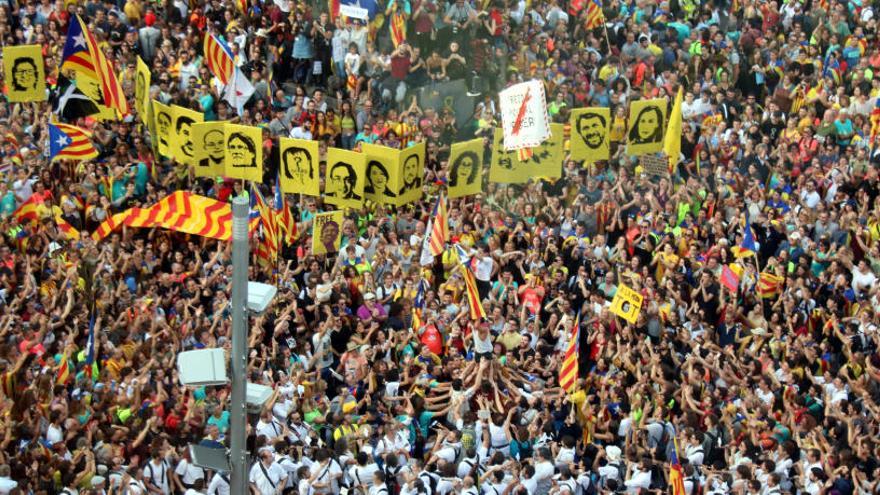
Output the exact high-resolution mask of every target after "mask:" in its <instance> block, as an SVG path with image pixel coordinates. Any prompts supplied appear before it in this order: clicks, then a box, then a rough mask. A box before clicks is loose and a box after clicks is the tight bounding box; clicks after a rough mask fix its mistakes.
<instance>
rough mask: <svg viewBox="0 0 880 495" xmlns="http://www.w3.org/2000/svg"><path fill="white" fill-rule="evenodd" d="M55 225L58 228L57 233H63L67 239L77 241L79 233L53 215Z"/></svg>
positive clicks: (58, 216) (62, 219)
mask: <svg viewBox="0 0 880 495" xmlns="http://www.w3.org/2000/svg"><path fill="white" fill-rule="evenodd" d="M55 225H57V226H58V231H59V232H61V233H63V234H64V236H65V237H67V238H68V239H73V240H79V237H80V234H79V231H78V230H76V229H75V228H74V227H73V225H70V223H69V222H68V221H67V220H65V219H64V218H63V217H62V216H61V215H55Z"/></svg>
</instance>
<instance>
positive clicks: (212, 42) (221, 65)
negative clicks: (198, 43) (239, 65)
mask: <svg viewBox="0 0 880 495" xmlns="http://www.w3.org/2000/svg"><path fill="white" fill-rule="evenodd" d="M204 51H205V63H206V64H207V65H208V69H209V70H210V71H211V74H214V77H216V78H217V79H219V80H220V82H221V83H223V84H229V80H230V79H232V72H233V70H234V69H235V63H234V58H235V55H234V54H233V53H232V49H231V48H229V45H227V44H226V42H225V41H224V40H223V39H222V38H218V37H217V36H215V35H213V34H206V35H205V46H204Z"/></svg>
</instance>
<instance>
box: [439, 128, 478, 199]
mask: <svg viewBox="0 0 880 495" xmlns="http://www.w3.org/2000/svg"><path fill="white" fill-rule="evenodd" d="M446 170H447V172H446V190H447V192H448V193H449V197H450V198H460V197H463V196H471V195H473V194H479V193H480V192H482V190H483V140H482V139H479V138H478V139H471V140H470V141H464V142H461V143H454V144H453V145H452V149H451V150H450V151H449V164H448V165H447V167H446Z"/></svg>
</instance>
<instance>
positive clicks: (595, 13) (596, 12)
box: [584, 0, 605, 30]
mask: <svg viewBox="0 0 880 495" xmlns="http://www.w3.org/2000/svg"><path fill="white" fill-rule="evenodd" d="M604 21H605V14H603V13H602V2H601V1H600V0H588V1H587V13H586V21H585V22H584V28H585V29H588V30H589V29H596V28H597V27H599V26H601V25H602V23H603V22H604Z"/></svg>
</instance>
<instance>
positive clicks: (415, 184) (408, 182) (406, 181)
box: [400, 154, 422, 196]
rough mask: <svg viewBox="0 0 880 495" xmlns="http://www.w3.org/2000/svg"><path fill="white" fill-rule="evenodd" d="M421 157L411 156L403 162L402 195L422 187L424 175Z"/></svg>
mask: <svg viewBox="0 0 880 495" xmlns="http://www.w3.org/2000/svg"><path fill="white" fill-rule="evenodd" d="M420 165H421V164H420V163H419V155H415V154H413V155H410V156H408V157H406V160H405V161H404V162H403V186H401V188H400V195H401V196H403V195H404V194H406V193H407V192H409V191H412V190H414V189H419V188H421V187H422V175H421V174H420V173H419V172H420Z"/></svg>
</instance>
